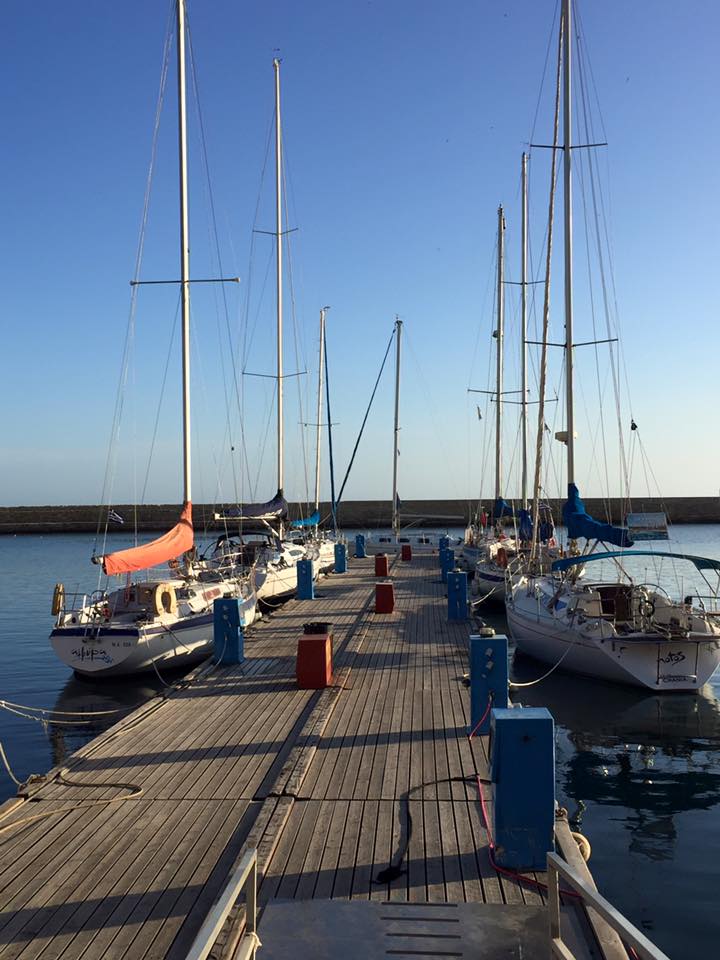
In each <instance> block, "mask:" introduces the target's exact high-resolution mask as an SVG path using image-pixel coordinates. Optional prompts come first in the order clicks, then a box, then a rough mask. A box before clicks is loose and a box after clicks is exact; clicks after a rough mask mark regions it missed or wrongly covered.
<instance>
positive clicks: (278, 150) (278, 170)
mask: <svg viewBox="0 0 720 960" xmlns="http://www.w3.org/2000/svg"><path fill="white" fill-rule="evenodd" d="M273 69H274V71H275V236H276V238H277V257H276V266H277V271H276V277H275V282H276V289H277V485H278V493H279V494H280V495H281V496H282V493H283V484H284V476H283V470H284V461H283V445H284V436H283V302H282V139H281V125H280V61H279V60H278V58H277V57H276V58H275V59H274V60H273Z"/></svg>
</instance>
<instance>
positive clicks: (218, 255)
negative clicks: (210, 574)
mask: <svg viewBox="0 0 720 960" xmlns="http://www.w3.org/2000/svg"><path fill="white" fill-rule="evenodd" d="M187 24H188V27H187V34H188V41H189V43H188V48H189V54H190V75H191V77H192V87H193V92H194V94H195V107H196V113H197V120H198V128H199V131H200V144H201V148H202V157H203V167H204V172H205V188H206V190H207V197H208V203H209V207H210V221H211V224H212V239H213V241H214V245H215V251H214V252H215V256H216V258H217V266H218V275H219V276H221V277H222V276H224V272H223V264H222V254H221V251H220V237H219V233H218V225H217V216H216V213H215V196H214V193H213V189H212V181H211V179H210V161H209V154H208V146H207V137H206V134H205V121H204V119H203V111H202V107H201V103H200V88H199V84H198V78H197V71H196V69H195V51H194V48H193V43H192V32H191V30H190V21H189V18H188V19H187ZM219 286H220V290H219V291H218V290H217V287H216V288H215V289H214V291H213V295H214V297H215V300H216V304H217V298H218V296H220V297H221V298H222V315H223V316H224V318H225V333H226V335H227V344H228V352H229V354H230V367H231V371H232V380H233V384H234V387H235V395H236V396H237V391H238V372H237V362H236V359H235V349H234V344H233V337H232V332H231V330H230V311H229V309H228V298H227V290H226V287H225V284H220V285H219ZM217 323H218V333H219V332H220V318H219V317H218V320H217ZM220 370H221V373H222V384H223V393H224V396H225V417H226V422H227V430H228V434H229V439H230V445H232V430H231V422H230V399H229V389H228V382H227V372H226V369H225V354H224V351H223V350H221V351H220ZM238 425H239V429H240V438H241V445H242V448H243V453H244V454H245V455H246V442H245V427H244V420H243V417H240V418H239V421H238ZM230 463H231V471H232V473H233V481H234V485H235V486H236V487H237V479H236V476H235V459H234V457H231V458H230Z"/></svg>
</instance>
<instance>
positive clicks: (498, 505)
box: [493, 497, 513, 520]
mask: <svg viewBox="0 0 720 960" xmlns="http://www.w3.org/2000/svg"><path fill="white" fill-rule="evenodd" d="M512 515H513V508H512V507H511V506H510V504H509V503H508V502H507V500H503V498H502V497H498V498H497V500H496V501H495V504H494V506H493V520H501V519H502V518H503V517H511V516H512Z"/></svg>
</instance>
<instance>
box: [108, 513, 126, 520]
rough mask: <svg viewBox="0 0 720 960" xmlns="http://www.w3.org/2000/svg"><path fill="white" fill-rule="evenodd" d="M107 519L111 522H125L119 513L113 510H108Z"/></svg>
mask: <svg viewBox="0 0 720 960" xmlns="http://www.w3.org/2000/svg"><path fill="white" fill-rule="evenodd" d="M108 520H110V521H111V522H112V523H125V521H124V520H123V518H122V517H121V516H120V514H119V513H115V511H114V510H108Z"/></svg>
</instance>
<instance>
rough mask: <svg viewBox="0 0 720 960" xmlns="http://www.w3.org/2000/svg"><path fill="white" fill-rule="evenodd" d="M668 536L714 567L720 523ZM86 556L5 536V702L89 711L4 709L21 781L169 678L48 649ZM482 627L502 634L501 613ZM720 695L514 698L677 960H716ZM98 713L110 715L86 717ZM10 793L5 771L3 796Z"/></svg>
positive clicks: (545, 688) (557, 679) (78, 546)
mask: <svg viewBox="0 0 720 960" xmlns="http://www.w3.org/2000/svg"><path fill="white" fill-rule="evenodd" d="M672 536H673V540H674V544H673V545H674V547H675V548H676V549H679V550H683V551H684V552H687V553H698V554H700V555H705V556H710V557H715V558H718V559H720V526H715V525H706V526H688V527H675V528H673V531H672ZM121 539H122V538H121V536H120V535H118V545H120V540H121ZM91 550H92V537H89V536H87V535H82V534H74V535H53V536H46V537H40V536H23V537H20V536H19V537H2V538H0V699H2V700H3V701H5V702H9V703H11V704H20V705H28V706H31V707H37V708H40V707H42V708H48V709H53V710H57V711H78V712H80V713H81V714H84V715H83V716H82V717H67V718H66V721H65V722H63V723H61V724H52V725H51V726H48V725H45V724H43V723H41V722H38V721H37V720H29V719H26V718H25V717H22V716H18V714H17V713H11V712H9V711H8V710H7V709H3V710H2V711H0V740H1V741H2V743H3V746H4V748H5V751H6V753H7V756H8V760H9V762H10V765H11V767H12V769H13V772H14V773H15V775H16V776H17V778H18V779H20V780H24V779H25V778H27V777H28V776H29V775H30V774H31V773H43V772H45V771H46V770H48V769H49V768H50V767H51V766H53V765H55V764H59V763H62V762H63V760H64V758H65V757H66V756H67V755H68V754H69V753H71V752H72V751H73V750H74V749H76V748H77V747H79V746H80V745H81V744H82V743H84V742H85V741H86V740H88V739H90V738H92V737H93V736H96V735H97V734H98V733H99V732H100V731H101V730H102V729H104V728H105V727H107V726H109V725H110V723H112V722H114V721H115V720H117V719H119V718H120V717H121V716H122V715H123V713H124V712H126V711H128V710H130V709H132V707H133V706H135V705H136V704H138V703H140V702H142V701H143V700H145V699H147V698H148V697H150V696H154V695H155V694H156V693H157V692H158V691H159V690H161V689H162V683H163V679H168V678H160V677H157V676H154V675H150V676H147V677H143V678H141V679H134V680H128V681H125V682H123V683H115V684H112V685H108V684H107V683H105V684H92V683H89V682H87V681H84V680H80V679H77V678H74V677H73V675H72V673H71V672H70V671H69V670H68V669H67V668H66V667H65V666H63V665H62V664H61V663H60V662H59V661H58V660H56V658H55V656H54V654H53V653H52V650H51V649H50V646H49V643H48V633H49V630H50V625H51V619H52V618H51V615H50V602H51V597H52V590H53V586H54V584H55V582H56V581H57V580H63V581H64V582H65V586H66V589H68V590H69V591H74V590H75V589H76V588H77V589H87V590H88V591H91V590H93V589H95V588H96V587H97V586H98V583H97V568H95V567H92V566H91V565H90V563H89V562H88V561H89V555H90V553H91ZM678 569H680V568H679V567H678ZM673 573H674V571H673V570H672V569H671V567H670V565H669V564H666V565H665V567H664V568H663V570H662V571H661V574H660V579H661V580H662V582H663V583H665V585H666V586H667V587H668V589H673V590H676V589H677V586H676V583H675V582H674V580H673V582H670V581H671V579H672V578H673ZM680 586H681V588H685V580H683V581H682V583H681V584H680ZM489 619H491V620H492V621H493V622H494V623H495V624H496V625H497V626H502V623H501V620H500V619H499V615H497V614H496V615H493V616H491V617H489ZM546 669H547V668H546V667H543V666H542V665H540V664H538V663H535V662H534V661H531V660H528V659H524V658H522V659H521V658H516V660H515V662H514V665H513V676H514V679H516V680H517V681H519V682H527V681H530V680H533V679H535V678H537V677H539V676H541V675H542V674H543V673H545V672H546ZM719 694H720V675H718V676H716V677H715V678H714V679H713V681H712V682H711V683H710V684H708V685H707V686H706V687H705V689H704V690H702V691H701V693H700V694H699V695H685V694H671V695H666V696H662V697H661V696H657V695H652V694H645V693H643V692H642V691H640V690H635V689H631V688H624V687H618V686H613V685H609V684H604V683H600V682H593V681H590V680H584V679H581V678H578V677H575V676H572V675H569V674H564V673H562V672H561V671H559V670H558V671H557V672H555V673H554V674H553V675H552V676H550V677H548V678H547V679H545V680H543V681H542V682H541V683H539V684H538V685H536V686H531V687H526V688H522V689H518V690H517V691H515V692H514V694H513V699H514V700H516V701H518V702H521V703H524V704H527V705H543V706H547V707H548V708H549V709H550V711H551V713H552V714H553V716H554V717H555V721H556V726H557V771H556V776H557V795H558V800H559V802H560V803H561V804H562V805H563V806H565V807H566V808H567V809H568V812H569V815H570V817H571V819H572V820H573V822H575V823H576V824H578V826H577V829H579V830H581V831H582V832H583V833H584V834H586V835H587V837H588V838H589V839H590V842H591V844H592V848H593V851H592V859H591V868H592V870H593V874H594V876H595V878H596V880H597V883H598V886H599V887H600V890H601V892H602V893H603V894H605V895H606V896H607V897H608V898H609V899H610V900H611V901H612V902H613V903H615V904H616V905H617V906H618V907H619V908H620V909H621V910H622V911H623V912H624V913H625V914H626V915H627V916H628V917H629V918H630V919H631V920H633V922H635V923H636V924H637V925H638V926H639V927H640V928H641V929H643V930H645V931H646V932H647V933H648V935H649V936H650V937H651V939H653V940H654V941H655V942H656V943H657V944H658V946H660V947H661V948H662V949H663V950H665V952H666V953H668V954H669V955H670V956H671V957H673V958H675V960H689V958H691V957H698V956H714V955H715V950H716V949H717V947H716V944H717V943H718V940H719V939H720V917H719V916H718V913H717V910H716V909H715V904H714V892H715V891H714V879H715V875H716V869H715V863H714V855H713V853H712V851H713V848H714V844H713V836H714V834H715V832H717V831H720V703H719V702H718V695H719ZM12 709H15V707H13V708H12ZM101 711H117V712H115V713H112V712H111V713H107V714H102V715H100V716H94V715H92V714H97V713H98V712H101ZM21 712H22V711H21ZM58 716H59V715H58ZM14 793H15V786H14V784H13V783H12V781H11V779H10V777H9V776H8V775H7V773H6V772H5V770H4V768H1V767H0V800H3V799H5V798H7V797H10V796H12V795H13V794H14Z"/></svg>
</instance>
